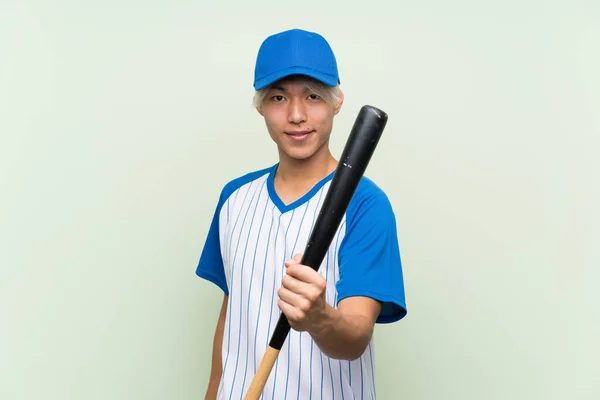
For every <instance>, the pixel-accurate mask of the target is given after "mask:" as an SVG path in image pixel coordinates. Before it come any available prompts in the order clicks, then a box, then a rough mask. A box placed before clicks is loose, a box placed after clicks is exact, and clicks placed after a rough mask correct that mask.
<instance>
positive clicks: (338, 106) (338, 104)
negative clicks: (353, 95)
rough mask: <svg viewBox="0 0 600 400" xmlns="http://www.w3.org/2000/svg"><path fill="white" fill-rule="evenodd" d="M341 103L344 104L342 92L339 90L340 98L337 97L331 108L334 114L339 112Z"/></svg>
mask: <svg viewBox="0 0 600 400" xmlns="http://www.w3.org/2000/svg"><path fill="white" fill-rule="evenodd" d="M342 104H344V92H342V91H341V90H340V98H339V99H338V102H337V103H336V104H335V106H334V109H333V114H334V115H336V114H337V113H339V112H340V110H341V109H342Z"/></svg>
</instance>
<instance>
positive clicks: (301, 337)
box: [196, 29, 406, 399]
mask: <svg viewBox="0 0 600 400" xmlns="http://www.w3.org/2000/svg"><path fill="white" fill-rule="evenodd" d="M339 83H340V79H339V76H338V69H337V62H336V58H335V56H334V53H333V51H332V49H331V47H330V46H329V44H328V42H327V41H326V40H325V39H324V38H323V37H322V36H321V35H319V34H317V33H311V32H307V31H303V30H299V29H293V30H289V31H285V32H281V33H278V34H275V35H272V36H269V37H268V38H267V39H266V40H265V41H264V42H263V43H262V45H261V47H260V49H259V52H258V57H257V60H256V67H255V80H254V88H255V89H256V94H255V98H254V101H255V106H256V109H257V111H258V113H259V114H260V115H261V116H262V117H263V118H264V120H265V123H266V127H267V131H268V132H269V135H270V136H271V138H272V140H273V141H274V142H275V144H276V146H277V150H278V156H279V162H278V163H277V164H275V165H273V166H269V167H266V168H265V169H262V170H259V171H253V172H249V173H248V174H246V175H244V176H241V177H238V178H236V179H234V180H232V181H230V182H228V183H227V184H226V185H225V186H224V188H223V190H222V192H221V195H220V198H219V201H218V204H217V208H216V211H215V214H214V217H213V220H212V224H211V226H210V230H209V233H208V237H207V239H206V243H205V246H204V249H203V251H202V255H201V256H200V261H199V264H198V267H197V270H196V273H197V275H198V276H200V277H202V278H205V279H207V280H209V281H211V282H213V283H215V284H216V285H218V287H219V288H221V289H222V290H223V293H224V298H223V303H222V309H221V313H220V316H219V319H218V322H217V328H216V331H215V335H214V347H213V357H212V370H211V374H210V383H209V387H208V389H207V393H206V398H207V399H215V398H218V399H242V398H243V397H244V396H245V394H246V392H247V390H248V387H249V386H250V383H251V382H252V379H253V377H254V374H255V371H256V369H257V366H258V364H260V361H261V359H262V356H263V355H264V352H265V350H266V348H267V346H268V342H269V340H270V337H271V334H272V332H273V328H274V326H275V323H276V322H277V319H278V317H279V313H280V312H283V313H284V314H285V315H286V316H287V318H288V320H289V322H290V325H291V327H292V329H291V330H290V333H289V335H288V338H287V341H286V343H285V344H284V346H283V348H282V349H281V352H280V353H279V356H278V358H277V361H276V364H275V365H274V367H273V370H272V372H271V375H270V377H269V380H268V381H267V383H266V386H265V389H264V391H263V395H264V396H263V399H309V398H315V399H317V398H318V399H334V398H339V399H342V398H348V399H350V398H356V399H361V398H364V399H373V398H375V376H374V358H373V353H374V350H373V346H372V333H373V328H374V324H375V323H390V322H395V321H398V320H400V319H401V318H403V317H404V316H405V315H406V305H405V299H404V283H403V277H402V267H401V261H400V252H399V247H398V240H397V235H396V223H395V217H394V213H393V211H392V207H391V205H390V202H389V201H388V198H387V197H386V195H385V193H384V192H383V191H382V190H381V189H380V188H379V187H377V186H376V185H375V184H374V183H373V182H372V181H371V180H369V179H368V178H367V177H363V179H362V180H361V183H360V184H359V186H358V188H357V190H356V192H355V195H354V197H353V199H352V201H351V202H350V205H349V207H348V210H347V212H346V214H345V216H344V218H343V219H342V223H341V224H340V227H339V229H338V231H337V233H336V235H335V237H334V239H333V241H332V244H331V246H330V248H329V251H328V253H327V255H326V256H325V258H324V260H323V263H322V265H321V266H320V269H319V271H314V270H313V269H312V268H310V267H307V266H304V265H301V264H300V260H301V253H302V251H303V249H304V248H305V246H306V242H307V241H308V238H309V236H310V232H311V229H312V227H313V225H314V223H315V220H316V217H317V216H318V213H319V210H320V207H321V205H322V204H323V200H324V199H325V195H326V193H327V190H328V188H329V185H330V183H331V179H332V177H333V173H334V171H335V169H336V166H337V161H336V160H335V158H334V157H333V156H332V154H331V152H330V150H329V138H330V134H331V131H332V127H333V119H334V116H335V115H337V114H338V113H339V111H340V109H341V106H342V103H343V99H344V95H343V93H342V92H341V90H340V88H339Z"/></svg>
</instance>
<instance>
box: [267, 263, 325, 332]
mask: <svg viewBox="0 0 600 400" xmlns="http://www.w3.org/2000/svg"><path fill="white" fill-rule="evenodd" d="M301 260H302V256H301V255H300V254H296V255H295V256H294V258H293V259H292V260H290V261H288V262H286V263H285V266H286V274H285V275H284V277H283V279H282V285H283V286H282V287H281V288H280V289H279V291H278V292H277V294H278V295H279V298H280V300H279V302H278V305H279V309H280V310H281V311H282V312H283V313H284V314H285V316H286V317H287V319H288V321H289V323H290V326H291V327H292V328H293V329H294V330H296V331H307V332H309V333H314V334H319V333H322V332H323V331H324V330H326V329H327V328H328V327H330V326H331V325H333V324H334V323H335V319H336V310H334V309H333V308H332V307H331V306H330V305H329V304H328V303H327V301H326V300H325V290H326V287H327V284H326V281H325V279H324V278H323V276H322V275H321V274H319V273H318V272H317V271H315V270H314V269H312V268H311V267H308V266H306V265H302V264H300V261H301Z"/></svg>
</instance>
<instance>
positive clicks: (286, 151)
mask: <svg viewBox="0 0 600 400" xmlns="http://www.w3.org/2000/svg"><path fill="white" fill-rule="evenodd" d="M342 101H343V95H342V96H341V97H340V100H339V102H338V104H335V105H333V104H330V103H328V102H326V101H325V100H324V99H322V98H321V97H319V96H318V95H316V94H315V93H313V92H310V91H308V90H307V89H306V88H305V87H304V85H302V84H301V83H300V82H298V81H297V80H295V79H294V78H287V79H284V80H281V81H279V82H277V83H276V84H274V85H272V87H271V88H270V89H269V91H268V93H267V95H266V97H265V99H264V101H263V103H262V106H260V107H258V112H259V113H260V114H261V115H262V116H263V117H264V118H265V122H266V125H267V129H268V131H269V134H270V136H271V138H272V139H273V141H274V142H275V143H276V144H277V147H278V149H279V152H280V155H281V156H284V155H285V156H287V157H290V158H292V159H296V160H305V159H308V158H310V157H312V156H313V155H314V154H315V153H317V152H319V151H323V150H326V149H327V146H326V144H327V143H328V142H329V137H330V134H331V130H332V127H333V117H334V116H335V115H336V114H337V113H338V112H339V110H340V108H341V104H342Z"/></svg>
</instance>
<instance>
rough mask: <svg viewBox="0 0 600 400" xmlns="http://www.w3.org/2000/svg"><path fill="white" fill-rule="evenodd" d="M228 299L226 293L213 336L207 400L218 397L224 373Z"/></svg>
mask: <svg viewBox="0 0 600 400" xmlns="http://www.w3.org/2000/svg"><path fill="white" fill-rule="evenodd" d="M227 300H228V296H226V295H224V296H223V303H222V304H221V312H220V313H219V319H218V321H217V328H216V329H215V335H214V338H213V350H212V366H211V369H210V380H209V382H208V388H207V390H206V396H205V397H204V399H205V400H214V399H216V398H217V391H218V390H219V383H220V381H221V374H222V373H223V362H222V360H221V358H222V357H221V349H222V344H223V331H224V328H225V315H226V314H227Z"/></svg>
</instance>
